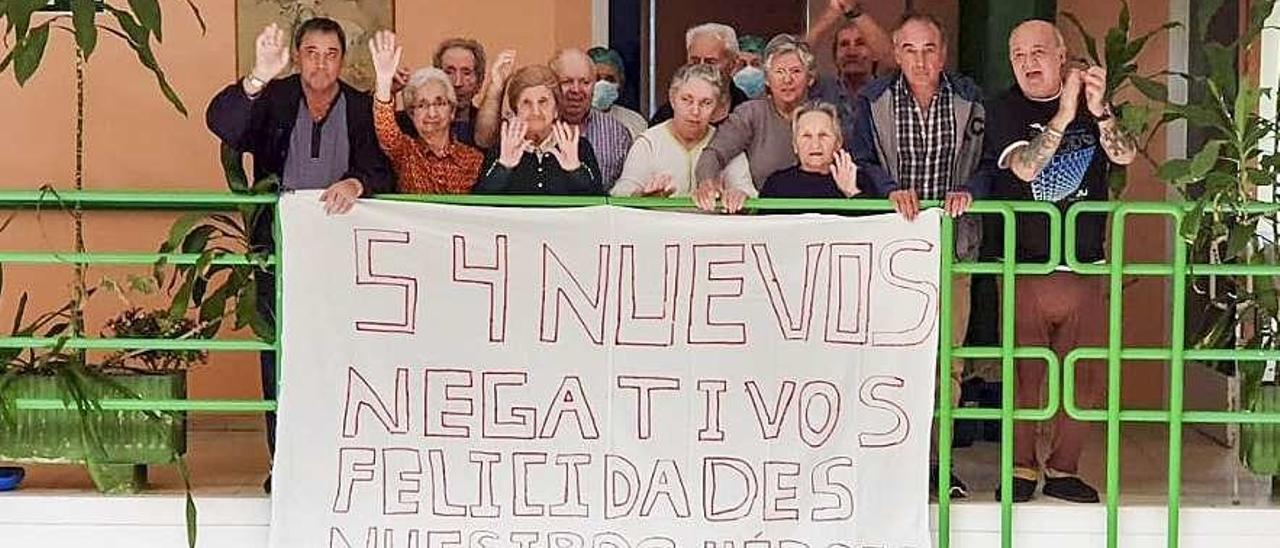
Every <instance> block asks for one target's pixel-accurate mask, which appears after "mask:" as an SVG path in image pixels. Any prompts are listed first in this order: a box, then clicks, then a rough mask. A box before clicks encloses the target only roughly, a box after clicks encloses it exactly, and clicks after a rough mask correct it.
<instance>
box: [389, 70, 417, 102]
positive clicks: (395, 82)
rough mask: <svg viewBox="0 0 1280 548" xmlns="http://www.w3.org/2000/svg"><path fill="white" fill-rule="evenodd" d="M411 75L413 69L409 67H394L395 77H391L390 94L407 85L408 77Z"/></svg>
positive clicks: (398, 91)
mask: <svg viewBox="0 0 1280 548" xmlns="http://www.w3.org/2000/svg"><path fill="white" fill-rule="evenodd" d="M412 75H413V71H411V70H409V67H400V68H398V69H396V77H395V78H392V79H391V94H392V95H395V94H397V93H400V90H402V89H404V88H405V86H408V85H409V77H410V76H412Z"/></svg>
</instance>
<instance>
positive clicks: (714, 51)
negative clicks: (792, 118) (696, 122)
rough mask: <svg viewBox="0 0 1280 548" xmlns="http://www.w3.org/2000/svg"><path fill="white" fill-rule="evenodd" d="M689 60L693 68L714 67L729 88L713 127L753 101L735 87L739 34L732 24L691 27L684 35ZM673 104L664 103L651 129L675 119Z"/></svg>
mask: <svg viewBox="0 0 1280 548" xmlns="http://www.w3.org/2000/svg"><path fill="white" fill-rule="evenodd" d="M684 46H685V61H686V62H687V63H688V64H690V65H699V64H702V65H714V66H715V67H716V68H717V69H719V70H720V77H721V78H723V79H724V81H725V82H729V85H727V86H725V92H724V95H723V96H722V101H721V106H720V108H718V109H716V112H715V114H714V115H712V117H711V123H712V124H717V125H718V124H719V123H720V122H722V121H724V120H725V118H727V117H728V116H729V112H731V111H732V110H733V109H735V108H737V107H738V105H740V104H742V103H745V102H747V101H748V100H750V97H747V94H746V93H744V92H743V91H742V90H740V89H738V86H736V85H733V83H732V82H733V73H734V71H736V70H737V68H738V33H737V32H736V31H734V30H733V27H730V26H729V25H723V24H720V23H703V24H701V25H698V26H696V27H693V28H690V29H689V30H688V31H687V32H685V35H684ZM671 115H672V111H671V103H670V102H666V103H663V104H662V106H661V107H658V111H657V112H655V113H653V117H652V118H650V119H649V127H653V126H656V125H658V124H661V123H662V122H665V121H667V120H670V119H671Z"/></svg>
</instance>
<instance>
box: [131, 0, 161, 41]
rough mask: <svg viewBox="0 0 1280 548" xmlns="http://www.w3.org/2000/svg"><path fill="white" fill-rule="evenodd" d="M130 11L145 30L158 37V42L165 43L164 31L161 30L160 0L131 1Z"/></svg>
mask: <svg viewBox="0 0 1280 548" xmlns="http://www.w3.org/2000/svg"><path fill="white" fill-rule="evenodd" d="M129 9H130V10H132V11H133V15H134V17H136V18H137V19H138V22H139V23H141V24H142V26H143V27H144V28H146V29H147V30H148V31H150V32H151V33H152V34H155V35H156V42H163V41H164V36H163V35H162V34H161V33H162V32H163V31H162V30H161V28H160V23H161V20H160V19H161V18H160V2H159V0H129Z"/></svg>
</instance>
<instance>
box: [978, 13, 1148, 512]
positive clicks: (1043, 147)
mask: <svg viewBox="0 0 1280 548" xmlns="http://www.w3.org/2000/svg"><path fill="white" fill-rule="evenodd" d="M1009 61H1010V63H1011V64H1012V67H1013V74H1014V77H1015V78H1016V79H1017V85H1016V86H1014V87H1013V88H1011V89H1009V90H1008V91H1007V92H1005V93H1004V94H1003V95H1002V96H1000V97H999V98H997V99H994V100H993V101H990V102H989V103H988V105H987V111H988V112H999V113H1000V114H1001V115H1000V116H998V117H992V118H988V119H987V127H986V144H985V147H984V148H985V151H984V154H983V172H984V173H987V174H989V179H990V183H991V185H992V197H994V198H997V199H1005V200H1035V201H1043V202H1052V203H1054V204H1056V205H1057V206H1058V208H1059V209H1060V210H1062V211H1063V212H1065V211H1066V210H1067V208H1069V207H1071V205H1072V204H1075V203H1077V202H1081V201H1086V200H1106V199H1107V198H1108V185H1107V177H1108V174H1109V173H1110V171H1111V170H1112V169H1123V168H1122V167H1118V166H1124V165H1128V164H1129V163H1130V162H1132V161H1133V159H1134V156H1135V155H1136V154H1137V146H1136V142H1135V140H1134V139H1133V137H1132V136H1130V135H1128V134H1127V133H1125V131H1124V130H1123V129H1122V128H1121V127H1120V126H1119V125H1118V124H1117V123H1116V119H1115V116H1114V115H1113V114H1112V110H1111V106H1110V105H1109V104H1108V103H1107V99H1106V82H1107V72H1106V69H1105V68H1103V67H1098V66H1092V67H1075V66H1071V65H1070V63H1069V62H1068V57H1067V48H1066V44H1065V43H1064V42H1063V40H1062V33H1061V32H1059V30H1058V29H1057V28H1056V27H1054V26H1053V25H1052V24H1050V23H1048V22H1045V21H1027V22H1025V23H1022V24H1021V25H1019V26H1018V27H1017V28H1015V29H1014V30H1013V33H1012V34H1011V35H1010V37H1009ZM1082 103H1083V104H1082ZM1016 225H1017V227H1016V230H1017V260H1018V262H1019V263H1043V262H1045V261H1048V260H1049V247H1050V242H1049V227H1048V218H1047V217H1046V216H1043V215H1033V214H1028V215H1019V216H1018V217H1017V220H1016ZM1105 243H1106V217H1105V216H1104V215H1081V216H1080V219H1079V223H1078V224H1077V227H1076V231H1075V234H1074V239H1069V240H1067V241H1065V242H1064V243H1063V245H1064V247H1063V249H1074V250H1075V253H1076V257H1077V258H1079V259H1080V260H1081V261H1084V262H1096V261H1102V260H1104V259H1105V254H1104V248H1105V247H1104V246H1105ZM1105 281H1106V280H1105V279H1104V278H1101V277H1096V276H1095V277H1089V276H1081V275H1079V274H1075V273H1073V272H1069V271H1065V268H1062V267H1060V268H1059V271H1058V272H1054V273H1053V274H1051V275H1048V276H1028V277H1021V278H1019V279H1018V283H1017V286H1016V288H1015V291H1014V292H1015V299H1014V306H1015V309H1016V310H1015V314H1014V317H1015V318H1016V322H1015V325H1014V338H1015V339H1016V343H1017V345H1018V346H1048V347H1051V348H1053V349H1054V351H1055V352H1056V353H1057V354H1058V358H1059V359H1060V360H1062V359H1065V358H1066V354H1067V352H1069V351H1070V350H1072V349H1074V348H1076V347H1079V346H1102V345H1103V344H1104V343H1105V337H1106V333H1107V325H1106V306H1105V297H1106V293H1105V286H1104V285H1103V284H1104V283H1105ZM1098 365H1100V364H1096V363H1082V365H1081V367H1080V368H1079V369H1078V371H1077V378H1076V402H1077V403H1078V404H1079V405H1080V406H1081V407H1086V408H1087V407H1096V406H1097V405H1099V404H1100V403H1101V402H1102V400H1103V392H1104V390H1105V389H1106V382H1105V374H1104V372H1103V371H1102V370H1100V369H1099V368H1098ZM1016 367H1017V375H1016V378H1017V382H1016V384H1015V385H1014V392H1015V399H1016V400H1017V404H1018V407H1019V408H1031V407H1039V406H1040V405H1041V404H1040V400H1041V392H1042V391H1043V386H1042V385H1043V384H1044V380H1045V364H1044V363H1043V362H1040V361H1036V360H1018V362H1017V366H1016ZM1053 420H1054V425H1053V426H1054V428H1053V432H1054V435H1053V440H1052V441H1051V444H1050V447H1051V449H1050V452H1049V454H1048V455H1047V458H1046V459H1045V460H1044V461H1043V462H1041V461H1040V460H1039V459H1038V458H1037V455H1036V423H1033V422H1018V423H1016V425H1015V427H1014V457H1013V458H1014V466H1015V469H1014V480H1013V501H1014V502H1025V501H1028V500H1031V498H1032V497H1033V496H1034V495H1035V490H1036V487H1037V486H1038V483H1039V480H1040V478H1041V475H1042V474H1041V472H1042V471H1043V477H1044V488H1043V490H1042V492H1043V493H1044V494H1045V495H1046V496H1050V497H1054V498H1059V499H1063V500H1067V501H1071V502H1080V503H1090V502H1098V491H1097V490H1096V489H1094V488H1093V487H1091V486H1090V485H1089V484H1087V483H1085V482H1084V480H1083V479H1081V478H1080V477H1079V476H1078V475H1076V474H1077V468H1078V465H1079V461H1080V454H1081V453H1082V452H1083V449H1084V441H1085V437H1086V435H1087V433H1088V432H1087V429H1088V427H1087V425H1086V423H1083V422H1079V421H1075V420H1071V419H1069V418H1068V417H1067V416H1066V413H1064V412H1059V414H1058V416H1056V417H1054V419H1053ZM1000 496H1001V494H1000V493H998V492H997V494H996V498H997V499H999V498H1000Z"/></svg>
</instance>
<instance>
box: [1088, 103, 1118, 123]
mask: <svg viewBox="0 0 1280 548" xmlns="http://www.w3.org/2000/svg"><path fill="white" fill-rule="evenodd" d="M1114 118H1115V114H1113V113H1112V112H1111V105H1107V106H1105V107H1103V109H1102V115H1101V116H1094V117H1093V119H1094V120H1097V121H1098V123H1102V122H1105V121H1107V120H1112V119H1114Z"/></svg>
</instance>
